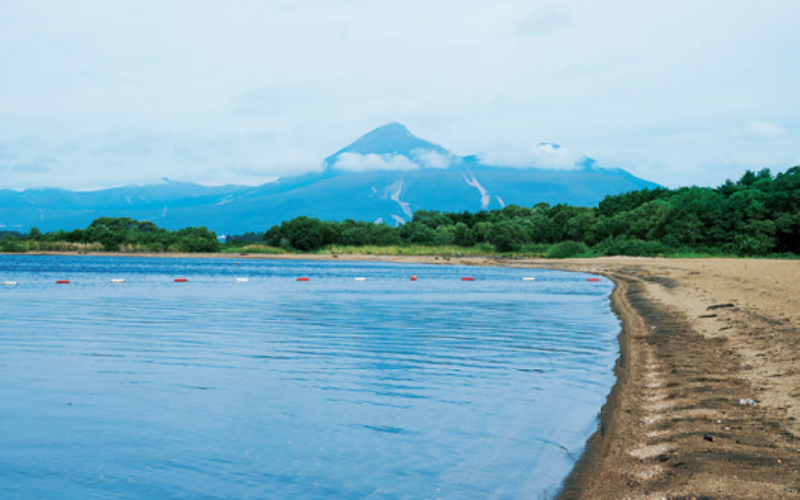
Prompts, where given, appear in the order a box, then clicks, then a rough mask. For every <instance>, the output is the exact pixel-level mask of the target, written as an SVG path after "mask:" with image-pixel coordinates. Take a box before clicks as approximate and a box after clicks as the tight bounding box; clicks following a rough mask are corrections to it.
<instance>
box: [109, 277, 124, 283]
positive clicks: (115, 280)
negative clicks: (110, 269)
mask: <svg viewBox="0 0 800 500" xmlns="http://www.w3.org/2000/svg"><path fill="white" fill-rule="evenodd" d="M111 282H112V283H125V280H124V279H122V278H111Z"/></svg>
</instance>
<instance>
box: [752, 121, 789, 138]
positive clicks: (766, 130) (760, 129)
mask: <svg viewBox="0 0 800 500" xmlns="http://www.w3.org/2000/svg"><path fill="white" fill-rule="evenodd" d="M743 135H744V136H745V137H750V138H753V139H777V138H779V137H783V136H785V135H786V130H784V129H783V128H781V127H780V126H778V125H776V124H774V123H770V122H761V121H753V122H748V123H747V125H746V126H745V128H744V133H743Z"/></svg>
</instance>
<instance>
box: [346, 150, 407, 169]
mask: <svg viewBox="0 0 800 500" xmlns="http://www.w3.org/2000/svg"><path fill="white" fill-rule="evenodd" d="M333 167H334V168H336V169H339V170H346V171H348V172H368V171H370V170H417V169H419V165H417V164H416V163H414V162H413V161H411V160H409V159H408V157H406V156H404V155H378V154H367V155H362V154H358V153H342V154H341V155H339V158H337V160H336V163H334V164H333Z"/></svg>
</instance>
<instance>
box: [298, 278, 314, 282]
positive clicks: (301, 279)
mask: <svg viewBox="0 0 800 500" xmlns="http://www.w3.org/2000/svg"><path fill="white" fill-rule="evenodd" d="M297 281H311V278H297Z"/></svg>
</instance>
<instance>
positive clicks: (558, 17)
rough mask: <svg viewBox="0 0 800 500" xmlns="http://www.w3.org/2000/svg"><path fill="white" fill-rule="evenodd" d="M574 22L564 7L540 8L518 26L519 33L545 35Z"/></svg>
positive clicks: (517, 31)
mask: <svg viewBox="0 0 800 500" xmlns="http://www.w3.org/2000/svg"><path fill="white" fill-rule="evenodd" d="M571 22H572V18H571V17H570V15H569V12H568V11H567V10H566V9H564V8H545V9H540V10H538V11H536V12H534V13H532V14H531V15H529V16H528V17H527V18H525V19H524V20H522V21H521V22H520V23H518V24H517V26H516V29H515V31H516V33H517V34H519V35H545V34H547V33H550V32H553V31H556V30H558V29H560V28H563V27H565V26H568V25H569V24H570V23H571Z"/></svg>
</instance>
